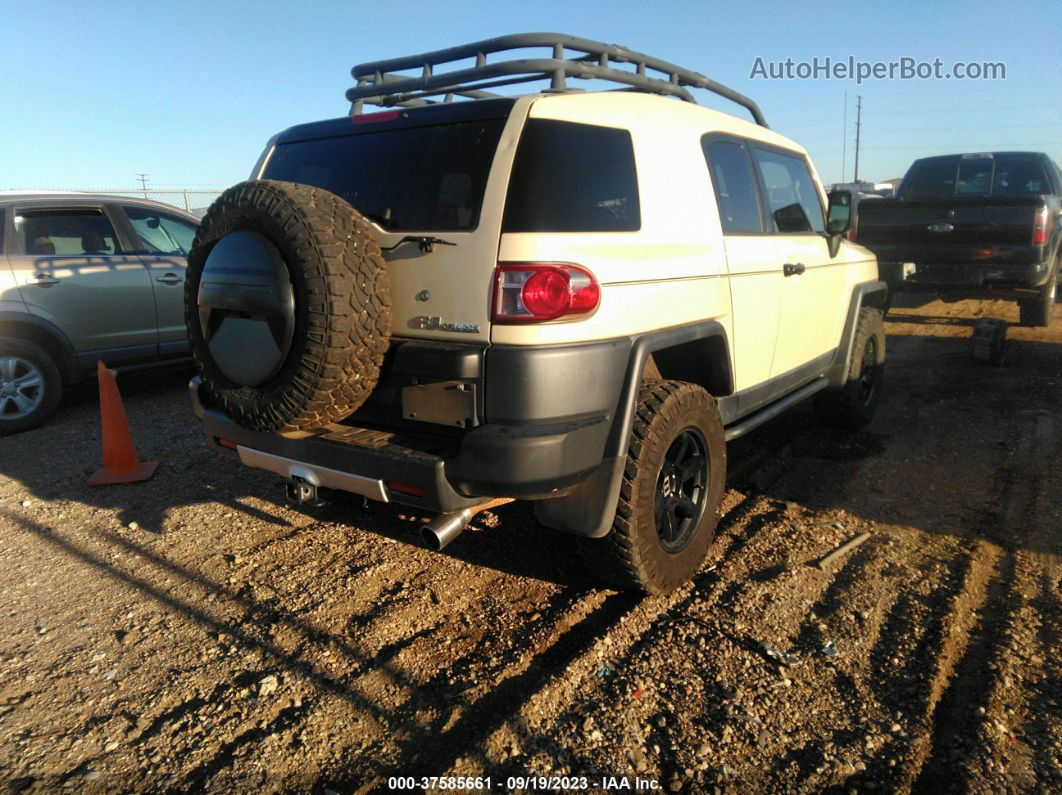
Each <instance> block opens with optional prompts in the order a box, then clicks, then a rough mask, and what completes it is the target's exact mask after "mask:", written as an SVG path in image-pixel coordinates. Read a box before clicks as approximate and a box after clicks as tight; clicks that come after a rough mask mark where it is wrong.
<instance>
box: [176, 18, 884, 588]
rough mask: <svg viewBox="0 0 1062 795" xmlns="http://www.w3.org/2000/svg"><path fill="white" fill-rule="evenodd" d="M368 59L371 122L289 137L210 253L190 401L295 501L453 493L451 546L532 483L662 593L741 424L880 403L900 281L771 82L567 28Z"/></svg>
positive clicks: (705, 515)
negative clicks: (533, 83) (856, 228)
mask: <svg viewBox="0 0 1062 795" xmlns="http://www.w3.org/2000/svg"><path fill="white" fill-rule="evenodd" d="M514 50H519V51H520V52H521V56H526V57H519V58H510V59H509V60H501V59H500V57H501V56H499V53H510V52H511V51H514ZM542 50H545V52H544V53H543V52H541V51H542ZM540 55H541V57H539V56H540ZM456 61H463V62H464V65H463V66H460V67H458V68H452V65H453V63H454V62H456ZM447 65H451V68H449V69H445V67H446V66H447ZM410 70H416V74H414V75H413V76H407V75H403V74H400V73H402V72H405V73H407V74H408V73H409V72H410ZM353 74H354V77H355V79H356V81H357V85H356V86H355V87H354V88H353V89H351V90H350V91H348V92H347V96H348V98H349V99H350V100H351V101H352V108H351V115H350V116H346V117H343V118H340V119H334V120H331V121H322V122H316V123H312V124H305V125H300V126H297V127H293V128H291V129H289V130H286V131H284V132H283V133H280V134H279V135H277V136H276V137H275V138H274V139H273V140H271V141H270V142H269V144H268V145H267V147H266V150H265V152H264V153H263V155H262V157H261V159H260V160H259V162H258V164H257V165H256V167H255V170H254V172H253V174H252V175H251V176H252V179H251V181H249V182H244V183H241V184H240V185H236V186H235V187H233V188H230V189H229V190H228V191H226V192H225V193H224V194H223V195H222V196H221V198H219V199H218V201H217V202H216V203H215V204H214V205H213V206H212V207H211V209H210V211H209V212H208V213H207V215H206V217H205V218H204V219H203V222H202V224H201V226H200V229H199V232H198V236H197V239H196V245H195V247H194V249H193V251H192V253H191V255H190V258H189V268H188V281H187V286H186V300H187V305H186V314H187V322H188V329H189V333H190V340H191V344H192V349H193V352H194V354H195V356H196V359H197V361H198V364H199V367H200V372H201V375H200V376H199V377H197V378H196V379H195V380H194V381H193V383H192V396H193V403H194V406H195V410H196V413H197V415H198V416H199V417H200V418H201V419H202V421H203V425H204V428H205V431H206V434H207V436H208V438H209V439H210V440H211V441H212V442H213V443H215V444H216V445H218V446H219V447H221V448H222V449H228V450H230V451H232V452H235V453H236V454H237V455H238V456H239V458H240V459H241V460H242V462H243V463H244V464H246V465H248V466H252V467H259V468H262V469H266V470H270V471H273V472H276V473H277V474H279V475H281V476H283V477H285V478H287V479H288V492H289V495H290V496H291V497H292V498H293V499H295V500H314V499H317V490H318V488H327V489H341V490H346V491H349V492H354V493H356V494H361V495H364V496H365V497H368V498H371V499H374V500H380V501H384V502H397V503H403V504H407V505H412V506H416V507H418V508H421V509H426V510H429V511H433V512H438V513H439V514H440V515H439V517H438V518H437V519H435V520H434V521H433V522H432V523H430V524H429V525H426V527H425V538H426V540H427V541H428V542H429V543H431V544H433V545H434V546H435V547H436V548H441V547H442V546H444V545H445V544H446V543H448V542H449V541H450V540H451V539H452V538H453V537H455V536H456V535H457V534H458V533H460V531H461V530H462V529H463V528H464V526H465V525H466V524H467V523H468V521H469V520H470V519H471V517H472V516H473V515H474V514H475V513H476V512H477V511H478V510H480V509H482V507H483V506H485V505H491V504H496V503H497V501H498V500H499V499H504V498H515V499H522V500H531V501H533V502H534V506H535V513H536V515H537V517H538V519H539V520H540V521H541V522H542V523H544V524H546V525H548V526H550V527H554V528H559V529H561V530H565V531H568V532H570V533H573V534H576V535H578V536H582V540H581V546H582V548H583V550H584V551H585V554H586V558H587V560H588V561H589V562H590V564H591V566H592V568H593V569H594V570H595V571H596V572H598V573H599V574H600V575H602V576H603V577H605V578H607V579H609V580H611V581H612V582H614V583H617V584H619V585H621V586H627V587H634V588H639V589H642V590H644V591H646V592H650V593H659V592H663V591H667V590H669V589H671V588H674V587H675V586H677V585H679V584H680V583H682V582H683V581H685V580H687V579H688V578H689V577H690V576H691V575H692V574H693V573H694V572H695V571H696V570H697V568H698V566H699V565H700V564H701V562H702V561H703V559H704V556H705V554H706V552H707V550H708V547H709V544H710V543H711V541H712V538H713V534H714V529H715V526H716V522H717V519H718V509H719V504H720V500H721V497H722V494H723V488H724V482H725V475H726V442H727V441H728V440H730V439H733V438H735V437H737V436H740V435H742V434H744V433H746V432H747V431H749V430H750V429H751V428H753V427H755V426H757V425H759V424H760V423H762V422H764V421H766V420H767V419H769V418H771V417H773V416H776V415H777V414H778V413H779V412H781V411H782V410H784V409H786V408H788V407H789V406H792V405H793V404H795V403H796V402H798V401H800V400H803V399H804V398H808V397H812V396H814V398H815V405H816V407H817V408H818V410H819V412H820V413H821V415H822V416H823V418H824V419H826V420H829V421H833V422H836V423H839V424H842V425H845V426H848V427H852V428H856V427H860V426H861V425H863V424H865V423H866V422H868V421H869V419H870V417H871V415H872V413H873V411H874V408H875V406H876V404H877V402H878V399H879V396H880V393H881V378H882V368H883V363H884V359H885V339H884V334H883V331H882V315H881V310H880V307H881V306H882V305H883V303H884V299H885V295H886V288H885V285H884V284H883V283H882V282H881V281H879V280H878V274H877V265H876V262H875V260H874V257H873V255H871V254H870V253H869V252H867V251H866V250H865V249H863V248H860V247H859V246H856V245H854V244H851V243H849V242H848V241H846V240H845V239H844V232H845V230H846V229H847V223H848V219H847V209H848V208H847V196H846V195H844V194H840V195H839V196H838V197H837V199H836V201H835V202H831V204H830V208H829V212H827V202H826V196H825V194H824V191H823V189H822V185H821V183H820V181H819V179H818V177H817V175H816V173H815V171H814V168H813V167H812V165H811V162H810V160H809V159H808V156H807V153H806V152H805V151H804V149H802V148H801V147H800V146H798V145H797V144H795V143H794V142H792V141H790V140H789V139H787V138H785V137H783V136H781V135H778V134H777V133H774V132H772V131H771V130H769V129H768V128H767V125H766V123H765V122H764V120H763V117H762V115H761V113H760V110H759V108H758V107H757V106H756V105H755V103H753V102H752V101H751V100H750V99H748V98H746V97H744V96H742V95H740V94H738V93H736V92H734V91H732V90H730V89H728V88H726V87H724V86H722V85H720V84H718V83H715V82H713V81H711V80H709V79H708V78H706V77H704V76H703V75H700V74H697V73H695V72H691V71H688V70H685V69H682V68H680V67H678V66H674V65H672V64H669V63H666V62H663V61H660V60H658V59H655V58H652V57H649V56H645V55H641V54H639V53H636V52H632V51H630V50H627V49H625V48H622V47H617V46H614V45H605V44H600V43H597V42H592V41H587V40H585V39H579V38H575V37H571V36H565V35H558V34H525V35H517V36H508V37H503V38H498V39H492V40H489V41H481V42H476V43H473V44H469V45H466V46H463V47H455V48H451V49H448V50H441V51H438V52H432V53H426V54H422V55H415V56H410V57H406V58H398V59H394V60H391V61H382V62H377V63H369V64H364V65H362V66H358V67H355V69H354V70H353ZM542 78H547V79H549V80H550V87H549V88H548V89H546V90H543V91H541V92H539V93H533V94H528V95H523V96H512V97H510V96H505V97H503V96H497V95H495V94H492V93H489V92H488V91H487V89H489V88H491V87H494V86H498V85H507V84H511V83H515V82H522V81H529V80H536V79H542ZM573 78H583V79H592V80H596V81H599V82H604V81H609V82H611V83H612V84H619V85H620V86H621V87H622V88H623V89H624V90H619V91H617V90H597V91H589V92H584V91H577V90H574V89H572V88H570V86H569V85H568V84H569V82H570V81H571V80H572V79H573ZM690 88H701V89H707V90H709V91H712V92H714V93H716V94H718V95H721V96H723V97H725V98H727V99H730V100H733V101H734V102H736V103H738V104H740V105H742V106H743V107H745V108H746V109H747V110H748V111H749V112H750V113H751V114H752V117H753V119H754V122H746V121H742V120H740V119H737V118H735V117H733V116H729V115H726V114H724V113H720V112H717V111H714V110H709V109H707V108H705V107H701V106H699V105H697V104H696V102H695V101H693V99H692V97H691V95H690V93H689V89H690ZM455 97H457V98H460V99H459V100H458V101H451V100H454V99H455ZM440 98H441V99H440ZM366 102H370V103H375V104H378V105H383V106H385V107H386V108H387V110H384V111H383V112H379V113H364V112H363V106H364V103H366Z"/></svg>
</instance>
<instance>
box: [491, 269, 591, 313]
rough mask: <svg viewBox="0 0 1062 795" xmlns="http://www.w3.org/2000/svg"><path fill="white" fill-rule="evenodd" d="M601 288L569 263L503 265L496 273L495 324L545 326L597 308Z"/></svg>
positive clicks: (583, 272) (584, 271) (589, 274)
mask: <svg viewBox="0 0 1062 795" xmlns="http://www.w3.org/2000/svg"><path fill="white" fill-rule="evenodd" d="M600 301H601V286H600V285H599V284H598V283H597V279H595V278H594V276H593V274H592V273H590V271H588V270H585V269H584V268H580V267H579V266H578V265H568V264H566V263H553V262H551V263H541V264H540V263H526V262H521V263H512V262H505V263H500V264H499V265H498V267H497V268H496V269H495V271H494V308H493V312H492V318H493V320H494V322H495V323H543V322H545V321H547V320H560V319H561V318H565V317H572V316H575V315H585V314H588V313H590V312H593V311H594V310H595V309H597V305H598V303H600Z"/></svg>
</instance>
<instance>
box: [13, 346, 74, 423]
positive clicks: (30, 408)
mask: <svg viewBox="0 0 1062 795" xmlns="http://www.w3.org/2000/svg"><path fill="white" fill-rule="evenodd" d="M62 393H63V379H62V377H61V376H60V375H59V368H58V367H57V366H56V364H55V361H54V360H53V359H52V357H51V356H49V355H48V352H47V351H45V350H44V349H43V348H42V347H40V346H39V345H37V344H35V343H32V342H30V341H29V340H23V339H17V338H15V337H0V436H3V435H7V434H11V433H19V432H20V431H28V430H30V429H31V428H36V427H37V426H38V425H41V424H43V423H44V422H45V420H47V419H48V418H49V417H50V416H51V415H52V414H53V413H54V412H55V409H56V408H57V407H58V405H59V398H60V397H61V396H62Z"/></svg>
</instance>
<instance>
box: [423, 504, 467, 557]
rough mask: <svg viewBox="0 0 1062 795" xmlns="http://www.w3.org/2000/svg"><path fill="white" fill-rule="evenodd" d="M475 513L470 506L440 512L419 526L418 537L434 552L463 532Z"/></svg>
mask: <svg viewBox="0 0 1062 795" xmlns="http://www.w3.org/2000/svg"><path fill="white" fill-rule="evenodd" d="M475 515H476V512H475V511H473V510H472V509H471V508H464V509H463V510H460V511H451V512H450V513H440V514H439V515H438V516H436V517H435V518H434V519H432V520H431V521H430V522H429V523H428V524H426V525H424V527H422V528H421V531H420V537H421V539H422V540H423V541H424V546H426V547H427V548H428V549H433V550H435V551H436V552H438V551H439V550H441V549H443V548H444V547H445V546H446V545H447V544H449V543H450V542H451V541H453V540H454V539H455V538H457V537H458V536H459V535H461V533H462V532H464V529H465V528H466V527H467V526H468V523H469V522H471V521H472V517H473V516H475Z"/></svg>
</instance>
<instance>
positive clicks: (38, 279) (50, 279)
mask: <svg viewBox="0 0 1062 795" xmlns="http://www.w3.org/2000/svg"><path fill="white" fill-rule="evenodd" d="M26 284H32V285H36V286H37V287H51V286H52V285H53V284H59V280H58V279H56V278H55V277H54V276H49V275H48V274H47V273H35V274H33V278H32V279H29V280H27V281H26Z"/></svg>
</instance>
